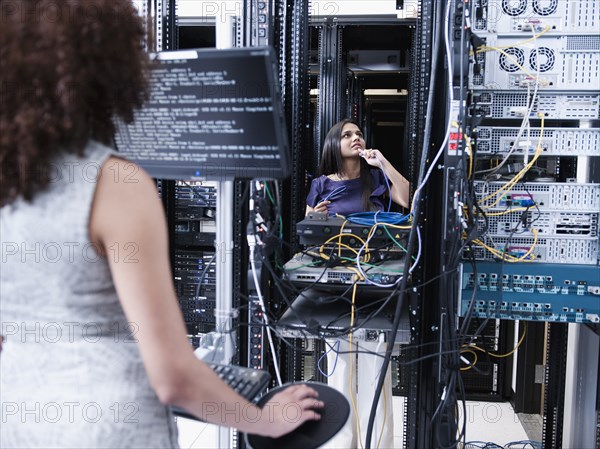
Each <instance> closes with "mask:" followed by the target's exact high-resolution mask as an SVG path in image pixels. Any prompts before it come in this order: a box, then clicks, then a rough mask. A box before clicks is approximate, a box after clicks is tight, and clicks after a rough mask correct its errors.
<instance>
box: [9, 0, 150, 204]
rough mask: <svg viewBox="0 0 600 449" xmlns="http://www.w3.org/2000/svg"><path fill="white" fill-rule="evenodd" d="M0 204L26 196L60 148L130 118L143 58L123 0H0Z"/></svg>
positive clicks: (138, 23)
mask: <svg viewBox="0 0 600 449" xmlns="http://www.w3.org/2000/svg"><path fill="white" fill-rule="evenodd" d="M0 7H2V15H1V16H0V165H1V167H2V168H1V173H0V205H5V204H8V203H11V202H13V201H14V200H15V199H16V198H18V197H19V196H22V197H23V198H24V199H26V200H31V199H32V198H33V196H34V194H35V193H36V192H38V191H41V190H43V189H44V188H45V187H46V186H47V185H48V182H49V179H48V170H46V167H47V166H48V164H49V163H50V162H51V160H52V159H54V158H55V157H56V156H57V154H58V153H60V152H63V151H64V152H70V153H76V154H79V155H81V154H82V153H83V150H84V148H85V146H86V144H87V142H88V141H89V140H90V139H96V140H98V141H100V142H102V143H105V144H109V143H110V142H111V141H112V137H113V134H114V131H115V127H114V124H113V121H112V120H113V117H114V116H118V117H120V118H122V119H123V120H124V121H125V122H131V121H132V120H133V112H134V110H135V109H136V108H139V107H140V106H141V105H142V103H143V102H144V100H145V99H146V98H147V92H148V81H149V79H148V69H149V67H150V61H149V58H148V56H147V54H146V53H145V51H144V49H143V39H144V27H143V24H142V20H141V18H140V17H139V16H138V14H137V12H136V10H135V8H134V6H133V4H132V2H131V0H66V1H60V2H57V1H55V0H20V1H18V2H5V1H1V0H0Z"/></svg>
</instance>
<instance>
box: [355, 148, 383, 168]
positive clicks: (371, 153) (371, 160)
mask: <svg viewBox="0 0 600 449" xmlns="http://www.w3.org/2000/svg"><path fill="white" fill-rule="evenodd" d="M361 157H363V158H364V160H365V161H367V164H369V165H372V166H373V167H377V168H381V165H382V164H383V163H384V161H385V162H387V160H386V158H385V156H384V155H383V154H382V153H381V151H379V150H377V149H369V150H364V151H363V152H362V153H361Z"/></svg>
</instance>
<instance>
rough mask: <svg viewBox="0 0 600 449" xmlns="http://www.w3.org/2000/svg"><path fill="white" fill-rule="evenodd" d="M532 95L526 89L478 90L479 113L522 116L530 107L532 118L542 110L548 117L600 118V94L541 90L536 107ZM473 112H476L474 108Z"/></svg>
mask: <svg viewBox="0 0 600 449" xmlns="http://www.w3.org/2000/svg"><path fill="white" fill-rule="evenodd" d="M531 98H532V95H531V94H530V95H527V93H525V92H519V91H517V92H514V91H513V92H502V91H499V92H494V91H485V92H482V91H476V92H475V98H474V100H475V101H476V106H475V107H476V109H475V111H474V112H476V113H477V115H483V116H484V117H488V118H507V119H521V118H523V117H524V116H525V115H526V114H527V111H528V110H529V109H531V112H530V114H529V116H530V117H532V118H535V117H537V114H538V113H542V114H543V115H544V117H545V118H548V119H565V120H571V119H575V120H581V119H587V120H597V119H598V118H600V95H598V94H589V95H586V94H581V95H579V94H554V93H545V92H538V94H537V96H536V98H535V101H534V103H533V107H531V108H530V101H531ZM472 112H473V111H472Z"/></svg>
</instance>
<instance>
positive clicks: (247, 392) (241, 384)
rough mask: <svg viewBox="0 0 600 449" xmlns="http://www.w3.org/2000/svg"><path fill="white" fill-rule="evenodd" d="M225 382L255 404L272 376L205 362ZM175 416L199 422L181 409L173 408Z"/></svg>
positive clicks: (254, 370) (253, 370)
mask: <svg viewBox="0 0 600 449" xmlns="http://www.w3.org/2000/svg"><path fill="white" fill-rule="evenodd" d="M205 363H206V364H207V365H208V366H209V367H210V368H212V370H213V371H214V372H215V373H217V375H218V376H219V377H220V378H221V379H223V381H224V382H225V383H226V384H227V385H229V386H230V387H231V388H233V389H234V390H235V391H236V392H237V393H238V394H239V395H240V396H242V397H243V398H244V399H246V400H248V401H250V402H254V401H255V400H257V399H258V397H259V395H260V394H261V393H262V392H263V391H264V390H265V389H266V388H267V386H268V385H269V382H270V381H271V375H270V374H269V373H268V372H266V371H262V370H257V369H253V368H246V367H243V366H235V365H220V364H218V363H210V362H205ZM172 409H173V413H174V414H175V416H181V417H184V418H189V419H195V420H198V418H196V417H195V416H194V415H192V414H190V413H188V412H187V411H185V410H183V409H181V408H179V407H172Z"/></svg>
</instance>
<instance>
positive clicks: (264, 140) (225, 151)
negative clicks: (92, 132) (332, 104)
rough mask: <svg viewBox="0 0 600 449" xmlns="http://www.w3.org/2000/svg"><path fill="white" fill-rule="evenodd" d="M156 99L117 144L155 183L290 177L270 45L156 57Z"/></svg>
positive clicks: (120, 129)
mask: <svg viewBox="0 0 600 449" xmlns="http://www.w3.org/2000/svg"><path fill="white" fill-rule="evenodd" d="M155 56H156V58H157V60H158V66H157V67H156V68H155V69H154V70H153V72H152V75H151V95H150V99H149V101H148V102H147V103H146V104H145V105H144V107H143V108H142V109H141V110H139V111H137V112H136V114H135V118H134V121H133V123H131V124H129V125H126V124H124V123H122V122H120V123H119V122H117V123H116V125H117V132H116V135H115V144H116V147H117V149H118V150H119V152H121V153H123V155H124V156H125V157H127V158H128V159H130V160H131V161H133V162H135V163H137V164H139V165H140V166H141V167H143V168H144V169H145V170H146V171H147V172H148V173H149V174H150V175H151V176H152V177H154V178H161V179H177V180H218V181H221V180H228V179H234V178H235V179H248V178H250V179H251V178H261V179H282V178H285V177H286V176H288V175H289V171H290V169H289V160H290V157H289V146H288V141H287V133H286V127H285V119H284V116H283V110H282V109H283V108H282V105H281V95H280V90H279V84H278V77H277V69H276V64H275V57H274V51H273V50H272V49H271V48H270V47H245V48H230V49H214V48H210V49H206V48H204V49H194V50H180V51H168V52H160V53H156V54H155Z"/></svg>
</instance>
